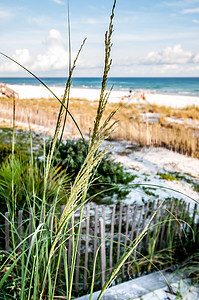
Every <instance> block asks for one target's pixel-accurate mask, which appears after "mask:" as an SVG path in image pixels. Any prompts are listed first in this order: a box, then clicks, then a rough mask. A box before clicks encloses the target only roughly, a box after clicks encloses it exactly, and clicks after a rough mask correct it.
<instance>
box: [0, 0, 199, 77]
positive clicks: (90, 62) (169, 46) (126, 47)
mask: <svg viewBox="0 0 199 300" xmlns="http://www.w3.org/2000/svg"><path fill="white" fill-rule="evenodd" d="M112 3H113V1H112V0H100V1H99V0H70V20H71V33H72V53H73V57H75V54H76V52H77V51H78V48H79V46H80V44H81V42H82V40H83V39H84V38H85V37H87V42H86V45H85V46H84V49H83V50H82V53H81V55H80V59H79V61H78V63H77V68H76V70H75V73H74V76H88V77H90V76H101V74H102V70H103V57H104V33H105V30H106V28H107V26H108V22H109V15H110V12H111V8H112ZM0 30H1V34H0V51H2V52H4V53H6V54H8V55H10V56H12V57H13V58H15V59H16V60H18V61H19V62H20V63H22V64H24V65H25V66H26V67H28V68H29V69H30V70H32V71H33V72H35V73H36V74H37V75H38V76H65V75H67V64H68V45H67V40H68V37H67V0H34V1H30V0H29V1H27V0H17V1H16V0H1V1H0ZM198 41H199V0H181V1H179V0H173V1H171V0H165V1H164V0H163V1H161V0H159V1H157V0H151V1H146V0H118V1H117V6H116V12H115V19H114V35H113V51H112V58H113V66H112V70H111V73H110V75H111V76H126V77H134V76H135V77H137V76H140V77H150V76H162V77H164V76H199V42H198ZM0 76H1V77H5V76H11V77H12V76H26V73H25V72H24V71H22V70H20V69H19V68H18V67H16V66H15V65H14V64H13V63H11V62H9V61H8V60H6V59H5V58H3V57H0Z"/></svg>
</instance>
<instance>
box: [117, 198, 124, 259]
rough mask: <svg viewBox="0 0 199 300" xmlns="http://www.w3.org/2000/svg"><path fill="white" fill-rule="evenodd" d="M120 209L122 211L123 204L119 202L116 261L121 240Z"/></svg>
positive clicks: (118, 256)
mask: <svg viewBox="0 0 199 300" xmlns="http://www.w3.org/2000/svg"><path fill="white" fill-rule="evenodd" d="M122 211H123V204H122V203H120V210H119V224H118V232H117V234H118V239H117V243H118V244H117V261H118V260H119V258H120V242H121V229H122Z"/></svg>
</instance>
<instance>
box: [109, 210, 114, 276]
mask: <svg viewBox="0 0 199 300" xmlns="http://www.w3.org/2000/svg"><path fill="white" fill-rule="evenodd" d="M114 226H115V205H114V206H113V210H112V218H111V236H110V266H109V267H110V272H111V271H112V267H113V239H114Z"/></svg>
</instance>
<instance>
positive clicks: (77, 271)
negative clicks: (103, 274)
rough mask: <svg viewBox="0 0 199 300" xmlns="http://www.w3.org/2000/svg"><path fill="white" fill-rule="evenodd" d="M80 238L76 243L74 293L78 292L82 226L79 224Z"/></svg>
mask: <svg viewBox="0 0 199 300" xmlns="http://www.w3.org/2000/svg"><path fill="white" fill-rule="evenodd" d="M79 234H80V238H79V241H78V247H77V260H76V269H75V290H76V292H78V291H79V268H80V249H81V241H82V237H81V234H82V224H80V231H79Z"/></svg>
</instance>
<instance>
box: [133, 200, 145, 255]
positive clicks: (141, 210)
mask: <svg viewBox="0 0 199 300" xmlns="http://www.w3.org/2000/svg"><path fill="white" fill-rule="evenodd" d="M143 209H144V205H142V206H141V209H140V216H139V220H138V225H137V231H136V237H135V238H136V239H137V237H138V234H139V231H140V224H141V219H142V217H143V214H142V212H143ZM136 248H137V247H136ZM136 254H137V251H136V249H135V256H136Z"/></svg>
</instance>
